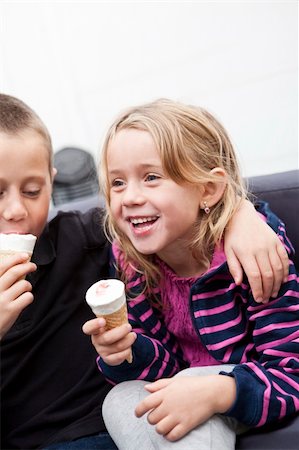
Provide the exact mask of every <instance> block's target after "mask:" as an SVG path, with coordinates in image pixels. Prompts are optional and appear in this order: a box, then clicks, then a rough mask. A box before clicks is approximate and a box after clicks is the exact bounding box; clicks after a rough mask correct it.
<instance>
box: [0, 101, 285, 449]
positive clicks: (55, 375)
mask: <svg viewBox="0 0 299 450" xmlns="http://www.w3.org/2000/svg"><path fill="white" fill-rule="evenodd" d="M54 176H55V169H54V168H53V166H52V145H51V139H50V136H49V134H48V131H47V129H46V127H45V125H44V124H43V123H42V121H41V120H40V118H39V117H38V116H37V115H36V113H35V112H34V111H32V110H31V109H30V108H29V107H28V106H27V105H25V104H24V103H23V102H21V101H20V100H18V99H16V98H14V97H11V96H8V95H4V94H0V232H1V233H21V234H24V233H31V234H34V235H36V236H37V237H38V240H37V244H36V246H35V249H34V253H33V256H32V262H29V263H28V262H25V261H26V260H27V255H26V254H24V255H19V256H11V257H10V258H7V260H6V261H5V262H2V263H0V337H1V338H2V341H1V355H0V357H1V432H2V439H1V449H23V450H24V449H34V448H40V449H41V448H42V449H44V450H46V449H47V450H50V449H51V450H54V449H55V450H58V449H59V450H62V449H66V448H67V449H88V450H90V449H91V448H98V449H105V450H112V449H116V447H115V445H114V443H113V442H112V440H111V439H110V437H109V435H107V434H106V432H105V427H104V424H103V419H102V412H101V409H102V403H103V400H104V398H105V395H106V394H107V392H108V391H109V390H110V385H108V384H107V382H106V381H104V379H103V377H102V375H101V374H100V373H99V371H98V370H97V366H96V357H97V353H96V351H95V350H94V347H93V346H92V345H91V343H90V340H89V338H88V337H87V336H85V335H84V334H83V333H82V331H81V328H82V325H83V324H84V323H85V322H86V321H88V320H90V319H91V318H93V317H94V316H93V314H92V312H91V310H90V309H89V307H88V306H87V304H86V302H85V301H84V297H85V293H86V291H87V289H88V288H89V286H90V285H91V284H93V283H94V282H96V281H98V280H99V279H101V278H106V277H109V249H110V246H109V244H108V243H107V240H106V238H105V236H104V234H103V231H102V226H101V221H102V212H101V210H99V209H94V210H91V211H89V212H87V213H86V214H80V213H79V212H68V213H60V214H58V215H57V217H55V218H54V219H53V220H52V221H51V222H49V224H46V222H47V216H48V209H49V203H50V198H51V190H52V181H53V177H54ZM245 209H246V208H245ZM256 217H257V216H256ZM250 218H251V220H250ZM236 222H237V223H236ZM234 223H235V224H234ZM246 227H247V228H246ZM248 227H252V228H253V229H250V230H248ZM230 228H231V230H230V235H231V238H229V236H228V235H226V238H227V239H226V243H229V241H233V243H234V244H236V238H234V237H233V236H234V234H235V235H237V238H238V239H239V240H240V243H241V245H240V247H241V250H243V244H244V242H243V241H244V239H243V236H240V233H239V234H238V231H239V232H240V229H242V228H244V235H245V236H247V235H248V233H249V232H250V231H251V232H252V233H254V235H256V239H255V240H254V244H255V245H256V247H255V248H253V249H252V248H251V247H248V251H245V254H243V258H241V263H242V264H243V266H244V269H245V271H246V273H247V275H248V277H249V278H250V279H251V278H252V284H251V285H252V288H253V292H254V293H255V297H256V298H259V297H260V296H261V295H262V293H264V299H266V298H267V297H269V296H270V294H271V293H273V295H274V294H275V291H276V290H278V288H279V285H280V283H281V281H282V278H283V276H284V275H285V271H287V270H288V259H287V257H286V255H285V253H284V250H283V249H282V246H281V245H280V244H278V242H279V241H278V238H276V236H275V235H274V233H273V232H272V231H270V229H268V228H267V227H266V226H265V225H264V224H263V223H262V221H260V220H259V219H257V220H256V219H255V214H252V212H251V209H250V207H249V213H248V214H246V212H245V213H243V212H241V211H240V213H238V214H237V219H236V220H234V221H233V222H232V223H231V224H230ZM259 236H261V239H260V241H258V237H259ZM246 239H247V238H246ZM250 241H251V240H250V239H248V242H250ZM261 244H263V245H261ZM259 247H260V248H261V249H262V250H261V251H259V252H254V251H252V250H255V251H256V249H257V248H259ZM230 253H232V256H231V261H233V263H234V259H233V255H234V252H232V248H230ZM268 254H269V255H270V254H271V261H270V262H269V258H268ZM227 256H229V255H228V254H227ZM239 257H240V255H239ZM283 261H285V262H286V264H282V263H283ZM281 262H282V263H281ZM257 263H258V264H257ZM237 266H238V265H237ZM245 266H246V267H245ZM257 266H260V267H261V268H262V272H263V274H262V276H260V275H259V273H260V271H259V269H258V267H257ZM271 267H272V269H271ZM231 269H232V267H231ZM237 272H238V271H237ZM235 273H236V272H235ZM24 275H27V276H26V280H24V279H23V280H20V278H21V277H22V276H24ZM110 275H111V274H110ZM236 275H238V273H236ZM236 275H235V276H236ZM264 275H266V276H264ZM240 279H241V277H240V272H239V281H240ZM33 299H34V301H33Z"/></svg>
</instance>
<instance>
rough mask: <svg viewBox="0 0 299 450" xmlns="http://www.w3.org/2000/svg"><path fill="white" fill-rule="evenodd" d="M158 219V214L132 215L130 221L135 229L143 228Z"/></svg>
mask: <svg viewBox="0 0 299 450" xmlns="http://www.w3.org/2000/svg"><path fill="white" fill-rule="evenodd" d="M158 219H159V216H149V217H134V218H131V219H130V223H131V224H132V225H133V227H134V228H135V229H143V228H148V227H149V226H151V225H153V224H154V223H155V222H156V221H157V220H158Z"/></svg>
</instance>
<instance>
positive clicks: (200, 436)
mask: <svg viewBox="0 0 299 450" xmlns="http://www.w3.org/2000/svg"><path fill="white" fill-rule="evenodd" d="M233 367H234V366H232V365H221V366H207V367H194V368H190V369H186V370H183V371H181V372H180V373H178V374H177V375H176V376H187V375H188V376H195V375H196V376H200V375H209V374H218V373H219V372H220V371H221V370H225V371H227V372H230V371H231V370H232V369H233ZM145 384H148V382H145V381H140V380H136V381H125V382H123V383H120V384H118V385H116V386H115V387H114V388H112V390H111V391H110V392H109V393H108V395H107V397H106V399H105V401H104V404H103V417H104V421H105V424H106V427H107V430H108V432H109V433H110V435H111V437H112V439H113V440H114V442H115V443H116V445H117V447H118V448H119V450H158V449H165V450H234V449H235V442H236V434H239V433H242V432H244V431H246V429H247V428H246V427H244V425H242V424H240V423H238V422H237V421H236V420H235V419H233V418H229V417H225V416H222V415H215V416H213V417H211V418H210V419H209V420H208V421H207V422H205V423H203V424H202V425H200V426H198V427H197V428H194V429H193V430H192V431H190V432H189V433H188V434H186V435H185V436H184V437H183V438H181V439H180V440H178V441H175V442H170V441H168V440H167V439H166V438H164V437H163V436H161V435H160V434H158V433H157V432H156V431H155V427H154V426H153V425H150V424H149V423H148V421H147V417H146V414H145V415H144V416H143V417H141V418H137V417H136V416H135V413H134V411H135V407H136V406H137V404H138V403H139V402H140V401H141V400H142V399H143V398H144V397H146V396H147V395H148V392H147V391H146V390H145V389H144V385H145Z"/></svg>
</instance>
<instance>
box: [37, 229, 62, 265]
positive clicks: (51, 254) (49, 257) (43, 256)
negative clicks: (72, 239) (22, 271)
mask: <svg viewBox="0 0 299 450" xmlns="http://www.w3.org/2000/svg"><path fill="white" fill-rule="evenodd" d="M55 258H56V251H55V247H54V243H53V241H52V239H51V235H50V231H49V225H48V224H47V225H46V227H45V228H44V231H43V232H42V234H41V235H40V237H39V238H38V240H37V242H36V245H35V247H34V251H33V255H32V258H31V260H32V262H34V263H35V264H36V265H37V266H45V265H47V264H50V263H51V262H52V261H53V260H54V259H55Z"/></svg>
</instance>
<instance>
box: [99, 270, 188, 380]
mask: <svg viewBox="0 0 299 450" xmlns="http://www.w3.org/2000/svg"><path fill="white" fill-rule="evenodd" d="M143 286H144V279H143V278H142V277H139V278H138V277H137V278H135V279H133V280H132V281H131V282H130V283H129V285H128V288H129V290H130V292H131V293H133V294H134V293H135V295H136V296H135V298H132V299H131V300H129V301H128V317H129V322H130V324H131V325H132V329H133V331H135V333H136V334H137V339H136V341H135V342H134V344H133V346H132V354H133V361H132V363H128V362H127V361H125V362H123V363H122V364H120V365H118V366H109V365H107V364H106V363H105V362H104V361H103V360H102V359H101V358H100V357H99V358H98V360H97V363H98V367H99V369H100V370H101V371H102V372H103V374H104V376H105V377H106V378H107V379H108V380H109V381H110V382H112V383H120V382H122V381H127V380H136V379H142V380H148V381H155V380H158V379H160V378H163V377H171V376H173V375H174V374H175V373H177V372H178V371H179V370H181V369H182V368H184V367H186V364H184V362H183V360H182V352H181V349H180V347H179V346H178V343H177V341H176V339H175V338H174V336H172V335H171V334H170V333H169V332H168V330H167V328H166V327H165V325H164V324H163V322H162V319H161V318H159V317H160V316H161V314H159V311H157V310H156V309H155V308H154V306H152V302H150V301H149V299H148V298H146V297H145V295H144V293H142V291H143ZM137 293H138V294H137Z"/></svg>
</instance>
